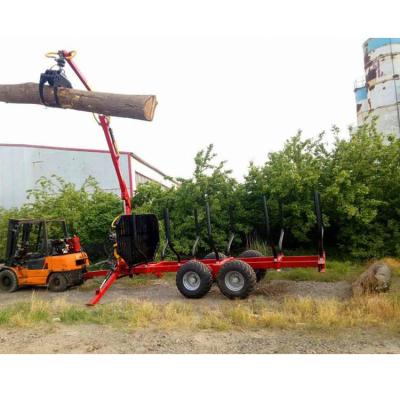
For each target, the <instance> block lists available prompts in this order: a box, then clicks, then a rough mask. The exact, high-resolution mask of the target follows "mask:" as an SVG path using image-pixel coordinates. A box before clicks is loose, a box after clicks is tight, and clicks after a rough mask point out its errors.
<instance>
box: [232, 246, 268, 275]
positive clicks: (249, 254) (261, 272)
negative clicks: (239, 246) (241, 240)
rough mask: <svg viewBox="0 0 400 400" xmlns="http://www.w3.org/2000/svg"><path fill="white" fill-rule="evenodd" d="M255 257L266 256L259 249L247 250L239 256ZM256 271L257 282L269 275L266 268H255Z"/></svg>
mask: <svg viewBox="0 0 400 400" xmlns="http://www.w3.org/2000/svg"><path fill="white" fill-rule="evenodd" d="M254 257H264V255H263V254H262V253H260V252H259V251H258V250H245V251H244V252H243V253H241V254H240V255H239V258H254ZM254 272H255V273H256V278H257V282H260V281H262V280H263V279H264V278H265V275H267V270H266V269H255V270H254Z"/></svg>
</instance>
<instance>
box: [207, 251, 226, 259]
mask: <svg viewBox="0 0 400 400" xmlns="http://www.w3.org/2000/svg"><path fill="white" fill-rule="evenodd" d="M218 256H219V258H220V260H223V259H224V258H226V255H225V254H224V253H221V252H220V251H219V252H218ZM215 259H216V257H215V252H212V253H208V254H207V255H206V256H205V257H203V260H215Z"/></svg>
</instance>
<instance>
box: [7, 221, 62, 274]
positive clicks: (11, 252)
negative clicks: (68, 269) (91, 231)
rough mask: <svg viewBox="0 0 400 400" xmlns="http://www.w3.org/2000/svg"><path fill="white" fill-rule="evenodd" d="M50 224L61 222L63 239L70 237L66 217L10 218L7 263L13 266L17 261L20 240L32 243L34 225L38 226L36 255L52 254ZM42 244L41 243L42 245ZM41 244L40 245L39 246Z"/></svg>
mask: <svg viewBox="0 0 400 400" xmlns="http://www.w3.org/2000/svg"><path fill="white" fill-rule="evenodd" d="M50 224H60V226H61V230H62V232H63V236H64V237H63V239H64V240H67V239H68V230H67V224H66V222H65V220H64V219H48V220H45V219H10V220H9V222H8V236H7V246H6V260H5V265H7V266H11V265H13V264H14V263H15V262H16V258H18V257H17V256H16V253H17V251H18V250H19V249H18V242H19V240H20V239H21V242H22V244H23V245H25V246H27V245H28V244H29V243H30V237H31V233H32V229H33V227H34V226H37V227H38V231H37V239H36V246H35V247H36V250H39V247H40V252H39V251H37V252H36V254H35V257H46V256H49V255H51V254H50V246H49V244H50V243H49V235H48V227H49V225H50ZM40 244H41V245H40ZM39 245H40V246H39Z"/></svg>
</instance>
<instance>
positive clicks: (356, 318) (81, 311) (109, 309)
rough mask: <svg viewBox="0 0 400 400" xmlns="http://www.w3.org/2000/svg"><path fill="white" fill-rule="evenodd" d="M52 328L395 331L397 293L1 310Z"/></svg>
mask: <svg viewBox="0 0 400 400" xmlns="http://www.w3.org/2000/svg"><path fill="white" fill-rule="evenodd" d="M56 324H98V325H107V326H111V327H115V328H119V329H128V330H135V329H139V328H155V329H162V330H170V329H178V330H179V329H189V330H203V329H211V330H217V331H226V330H232V329H266V328H281V329H298V328H302V329H322V330H331V329H341V328H352V327H382V328H385V329H391V330H392V329H394V330H396V331H397V332H399V331H400V295H399V294H396V295H394V294H392V295H390V294H381V295H375V296H367V297H360V298H354V299H350V300H347V301H339V300H335V299H318V300H315V299H312V298H307V297H306V298H287V299H285V300H284V302H283V303H281V304H274V305H271V304H269V303H267V302H265V301H264V300H263V299H259V298H255V299H252V300H250V301H246V302H227V303H226V304H224V305H223V306H221V307H217V308H215V309H214V308H213V309H203V308H200V309H197V308H194V307H193V306H192V303H185V302H184V301H183V302H173V303H169V304H157V303H152V302H146V301H144V302H143V301H130V300H126V301H119V302H118V303H111V304H105V305H101V306H96V307H84V306H80V305H75V304H70V303H67V302H66V301H65V300H64V299H58V300H55V301H52V302H50V301H43V300H38V299H36V298H34V297H33V298H32V299H31V301H29V302H23V303H16V304H14V305H9V306H5V307H2V308H0V327H32V326H44V327H49V326H55V325H56Z"/></svg>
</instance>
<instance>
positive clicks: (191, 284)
mask: <svg viewBox="0 0 400 400" xmlns="http://www.w3.org/2000/svg"><path fill="white" fill-rule="evenodd" d="M212 283H213V277H212V274H211V271H210V269H209V268H208V267H207V265H205V264H203V263H201V262H199V261H194V260H192V261H188V262H187V263H185V264H183V265H182V267H180V268H179V270H178V272H177V274H176V287H177V288H178V290H179V291H180V292H181V293H182V294H183V295H184V296H185V297H188V298H189V299H200V298H201V297H203V296H205V295H206V294H207V293H208V292H209V291H210V289H211V286H212Z"/></svg>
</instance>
